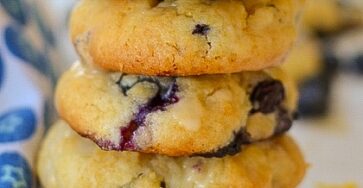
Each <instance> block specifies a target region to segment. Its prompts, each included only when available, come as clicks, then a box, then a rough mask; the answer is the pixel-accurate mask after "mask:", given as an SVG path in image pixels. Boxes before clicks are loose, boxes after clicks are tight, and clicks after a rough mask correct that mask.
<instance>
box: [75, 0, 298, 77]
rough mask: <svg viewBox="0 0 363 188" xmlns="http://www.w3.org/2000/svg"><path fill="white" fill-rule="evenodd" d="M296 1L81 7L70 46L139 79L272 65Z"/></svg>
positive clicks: (288, 42)
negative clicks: (148, 76)
mask: <svg viewBox="0 0 363 188" xmlns="http://www.w3.org/2000/svg"><path fill="white" fill-rule="evenodd" d="M300 1H301V0H227V1H226V0H164V1H157V0H134V1H130V0H105V1H95V0H82V1H81V2H80V3H79V5H78V6H77V7H76V8H75V9H74V11H73V14H72V17H71V24H70V27H71V38H72V41H73V43H74V45H75V47H76V48H77V50H78V53H79V54H80V55H81V56H82V58H83V59H87V61H90V62H93V63H95V64H97V65H98V66H100V67H102V68H104V69H107V70H112V71H119V72H123V73H129V74H141V75H158V76H160V75H163V76H165V75H169V76H170V75H173V76H186V75H201V74H215V73H232V72H240V71H251V70H261V69H263V68H266V67H270V66H273V65H277V64H279V63H280V62H281V60H282V59H283V57H284V56H285V55H286V53H287V52H288V50H289V49H290V47H291V46H292V43H293V41H294V38H295V23H296V20H297V19H296V15H297V12H298V11H297V10H298V8H299V6H300V3H301V2H300Z"/></svg>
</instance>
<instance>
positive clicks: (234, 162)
mask: <svg viewBox="0 0 363 188" xmlns="http://www.w3.org/2000/svg"><path fill="white" fill-rule="evenodd" d="M306 166H307V165H306V163H305V162H304V159H303V156H302V154H301V152H300V151H299V149H298V147H297V146H296V144H295V143H294V141H293V140H292V139H291V138H289V137H288V136H281V137H277V138H274V139H271V140H268V141H264V142H261V143H255V144H251V145H249V146H247V147H246V148H245V149H244V150H243V151H242V152H240V153H239V154H237V155H235V156H232V157H231V156H226V157H224V158H203V157H177V158H172V157H166V156H161V155H150V154H141V153H135V152H113V151H103V150H100V149H99V148H98V147H97V146H96V145H95V144H94V143H93V142H91V141H89V140H88V139H84V138H82V137H80V136H79V135H78V134H76V133H75V132H74V131H73V130H72V129H70V128H69V127H68V125H67V124H66V123H64V122H63V121H60V122H58V123H56V124H55V125H54V126H53V127H52V128H51V129H50V132H49V133H48V135H47V137H46V139H45V141H44V143H43V146H42V148H41V151H40V153H39V158H38V163H37V172H38V175H39V177H40V181H41V183H42V185H43V186H44V187H47V188H58V187H59V188H63V187H73V188H78V187H80V188H81V187H82V188H83V187H89V188H96V187H122V188H145V187H150V188H154V187H155V188H160V187H167V188H177V187H208V188H220V187H231V188H239V187H240V188H293V187H296V186H297V184H298V183H299V182H300V181H301V180H302V178H303V176H304V173H305V169H306Z"/></svg>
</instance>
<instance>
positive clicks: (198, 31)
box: [192, 24, 210, 36]
mask: <svg viewBox="0 0 363 188" xmlns="http://www.w3.org/2000/svg"><path fill="white" fill-rule="evenodd" d="M209 30H210V27H209V25H207V24H197V25H195V27H194V30H193V32H192V34H193V35H204V36H205V35H207V34H208V32H209Z"/></svg>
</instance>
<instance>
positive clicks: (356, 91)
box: [290, 73, 363, 188]
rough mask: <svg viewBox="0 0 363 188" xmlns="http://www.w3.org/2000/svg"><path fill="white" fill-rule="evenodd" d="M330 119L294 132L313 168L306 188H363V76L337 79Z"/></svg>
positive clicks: (303, 122)
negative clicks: (320, 187) (323, 186)
mask: <svg viewBox="0 0 363 188" xmlns="http://www.w3.org/2000/svg"><path fill="white" fill-rule="evenodd" d="M331 94H332V95H331V108H330V109H331V110H330V113H329V115H328V116H327V117H325V118H321V119H316V120H299V121H297V122H295V123H294V126H293V128H292V130H291V132H290V135H292V136H293V137H294V138H295V140H296V141H297V142H298V143H299V145H300V147H301V149H302V151H303V153H304V155H305V158H306V161H307V162H308V163H309V164H310V167H309V169H308V171H307V174H306V176H305V179H304V181H303V183H302V184H301V185H300V187H302V188H305V187H306V188H311V187H316V186H317V184H319V183H327V184H334V185H337V184H338V185H339V184H344V183H355V184H356V185H357V186H358V187H363V74H361V75H357V74H347V73H341V74H339V75H338V76H337V77H336V78H335V82H334V85H333V90H332V93H331Z"/></svg>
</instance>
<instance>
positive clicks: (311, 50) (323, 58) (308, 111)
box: [282, 37, 337, 117]
mask: <svg viewBox="0 0 363 188" xmlns="http://www.w3.org/2000/svg"><path fill="white" fill-rule="evenodd" d="M330 47H331V45H330V43H322V42H321V41H318V40H317V39H315V38H311V37H303V38H301V41H299V42H298V43H297V45H296V46H295V47H294V48H293V50H292V51H291V53H290V54H289V56H288V57H287V59H286V62H285V63H284V64H283V65H282V68H283V69H284V70H285V72H287V73H288V74H289V75H290V76H291V77H292V78H293V79H294V80H295V81H296V82H297V84H298V86H299V93H300V97H299V103H298V104H299V105H298V109H299V110H298V111H299V114H300V115H302V116H304V117H315V116H321V115H324V114H326V113H327V112H328V110H329V101H330V90H331V86H332V81H333V79H334V76H335V75H336V74H335V73H336V68H337V60H336V57H335V56H334V54H333V53H332V51H331V50H330V49H329V48H330Z"/></svg>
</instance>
